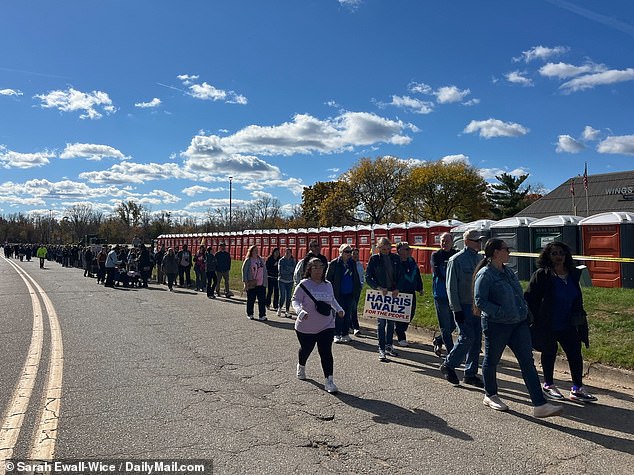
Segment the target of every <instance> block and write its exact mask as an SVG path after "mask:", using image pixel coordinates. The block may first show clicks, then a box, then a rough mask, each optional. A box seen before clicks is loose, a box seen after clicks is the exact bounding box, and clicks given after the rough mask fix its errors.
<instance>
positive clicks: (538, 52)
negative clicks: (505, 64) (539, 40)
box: [513, 46, 570, 63]
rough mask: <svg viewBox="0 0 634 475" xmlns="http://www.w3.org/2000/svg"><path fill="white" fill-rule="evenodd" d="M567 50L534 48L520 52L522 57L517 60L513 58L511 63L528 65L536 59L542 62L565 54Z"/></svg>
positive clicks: (561, 48)
mask: <svg viewBox="0 0 634 475" xmlns="http://www.w3.org/2000/svg"><path fill="white" fill-rule="evenodd" d="M569 49H570V48H568V47H567V46H555V47H554V48H548V47H546V46H534V47H532V48H531V49H529V50H527V51H522V55H521V56H519V57H517V58H513V61H515V62H519V61H524V62H525V63H530V62H531V61H534V60H536V59H539V60H542V61H544V60H546V59H548V58H550V57H552V56H559V55H562V54H564V53H567V52H568V50H569Z"/></svg>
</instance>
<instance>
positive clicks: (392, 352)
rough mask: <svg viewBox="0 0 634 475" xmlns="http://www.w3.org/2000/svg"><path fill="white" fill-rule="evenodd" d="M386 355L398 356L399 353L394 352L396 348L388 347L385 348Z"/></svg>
mask: <svg viewBox="0 0 634 475" xmlns="http://www.w3.org/2000/svg"><path fill="white" fill-rule="evenodd" d="M385 353H386V354H387V355H388V356H398V353H397V352H396V351H394V348H392V347H391V346H386V347H385Z"/></svg>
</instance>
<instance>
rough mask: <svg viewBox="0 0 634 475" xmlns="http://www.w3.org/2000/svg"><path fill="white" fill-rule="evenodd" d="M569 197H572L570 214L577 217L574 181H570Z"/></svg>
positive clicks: (572, 179)
mask: <svg viewBox="0 0 634 475" xmlns="http://www.w3.org/2000/svg"><path fill="white" fill-rule="evenodd" d="M570 195H571V196H572V214H573V215H574V216H577V204H576V203H575V179H574V178H571V179H570Z"/></svg>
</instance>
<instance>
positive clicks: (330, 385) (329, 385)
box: [324, 376, 339, 394]
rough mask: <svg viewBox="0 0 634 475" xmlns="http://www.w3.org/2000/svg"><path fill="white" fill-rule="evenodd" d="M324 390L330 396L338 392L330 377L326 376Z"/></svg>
mask: <svg viewBox="0 0 634 475" xmlns="http://www.w3.org/2000/svg"><path fill="white" fill-rule="evenodd" d="M324 389H325V390H326V391H328V392H329V393H330V394H332V393H336V392H337V391H339V390H338V389H337V386H335V382H334V381H333V380H332V376H328V377H327V378H326V382H325V384H324Z"/></svg>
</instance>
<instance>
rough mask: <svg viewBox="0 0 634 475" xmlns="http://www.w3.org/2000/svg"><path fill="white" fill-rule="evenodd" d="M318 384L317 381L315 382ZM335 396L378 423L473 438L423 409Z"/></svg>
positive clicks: (354, 397) (462, 438)
mask: <svg viewBox="0 0 634 475" xmlns="http://www.w3.org/2000/svg"><path fill="white" fill-rule="evenodd" d="M315 384H316V385H317V383H315ZM335 397H336V398H337V399H339V400H340V401H341V402H343V403H344V404H347V405H348V406H350V407H354V408H355V409H360V410H362V411H366V412H369V413H371V414H374V415H373V416H372V420H373V421H374V422H376V423H377V424H397V425H400V426H405V427H413V428H416V429H423V428H425V429H430V430H433V431H434V432H439V433H441V434H444V435H447V436H449V437H453V438H456V439H460V440H473V437H471V436H470V435H469V434H466V433H464V432H461V431H459V430H458V429H454V428H453V427H449V426H448V425H447V422H446V421H445V420H444V419H441V418H440V417H438V416H435V415H433V414H431V413H429V412H427V411H423V410H422V409H412V410H410V409H405V408H404V407H401V406H397V405H396V404H392V403H390V402H386V401H379V400H377V399H363V398H359V397H357V396H353V395H352V394H345V393H338V394H335Z"/></svg>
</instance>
